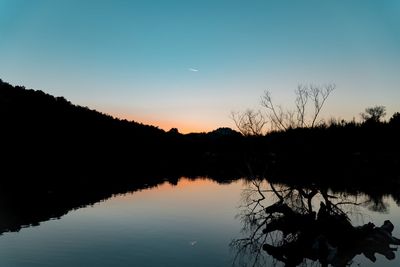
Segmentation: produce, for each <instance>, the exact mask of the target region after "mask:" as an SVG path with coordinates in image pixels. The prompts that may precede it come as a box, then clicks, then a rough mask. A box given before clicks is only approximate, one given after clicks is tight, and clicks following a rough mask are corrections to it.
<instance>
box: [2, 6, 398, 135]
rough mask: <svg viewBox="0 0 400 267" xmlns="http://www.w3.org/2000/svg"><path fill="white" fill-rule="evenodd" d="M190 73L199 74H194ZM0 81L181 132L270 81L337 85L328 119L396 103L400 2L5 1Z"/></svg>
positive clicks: (287, 87)
mask: <svg viewBox="0 0 400 267" xmlns="http://www.w3.org/2000/svg"><path fill="white" fill-rule="evenodd" d="M194 70H197V71H194ZM0 78H1V79H3V80H5V81H8V82H10V83H12V84H20V85H25V86H26V87H28V88H34V89H41V90H43V91H45V92H48V93H50V94H54V95H57V96H60V95H62V96H65V97H66V98H68V99H69V100H71V101H72V102H73V103H76V104H80V105H84V106H89V107H91V108H95V109H98V110H100V111H103V112H106V113H109V114H112V115H115V116H118V117H122V118H128V119H134V120H136V121H141V122H144V123H149V124H154V125H157V126H159V127H161V128H164V129H167V130H168V129H169V128H171V127H178V128H179V129H180V130H181V131H183V132H189V131H203V130H204V131H208V130H212V129H214V128H217V127H220V126H231V127H233V124H232V121H231V119H230V117H229V114H230V112H231V111H235V110H244V109H245V108H248V107H249V108H258V107H259V102H260V96H261V95H262V94H263V91H264V90H266V89H268V90H270V91H271V92H272V95H273V97H274V100H275V101H276V103H279V104H282V105H284V106H290V105H292V103H293V100H294V94H293V91H294V89H295V88H296V87H297V85H298V84H299V83H314V84H325V83H335V84H336V85H337V89H336V90H335V91H334V93H333V94H332V96H331V97H330V98H329V100H328V102H327V104H326V108H325V110H324V113H323V116H325V117H330V116H335V117H341V118H345V119H351V118H352V117H356V119H358V118H359V113H360V112H362V111H363V110H364V108H365V107H367V106H371V105H385V106H386V107H387V110H388V117H390V116H391V115H392V114H393V112H395V111H400V1H397V0H383V1H368V0H359V1H355V0H346V1H344V0H343V1H339V0H338V1H329V0H327V1H317V0H316V1H312V0H305V1H284V0H283V1H277V0H276V1H266V0H264V1H234V0H231V1H222V0H221V1H218V0H212V1H205V0H202V1H199V0H197V1H191V0H186V1H183V0H181V1H178V0H164V1H161V0H159V1H151V0H147V1H146V0H143V1H111V0H110V1H89V0H85V1H84V0H80V1H74V0H69V1H50V0H49V1H41V0H36V1H30V0H27V1H21V0H0Z"/></svg>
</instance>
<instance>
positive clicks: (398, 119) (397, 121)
mask: <svg viewBox="0 0 400 267" xmlns="http://www.w3.org/2000/svg"><path fill="white" fill-rule="evenodd" d="M389 123H390V124H391V125H397V126H400V112H395V113H394V114H393V116H392V117H391V118H390V120H389Z"/></svg>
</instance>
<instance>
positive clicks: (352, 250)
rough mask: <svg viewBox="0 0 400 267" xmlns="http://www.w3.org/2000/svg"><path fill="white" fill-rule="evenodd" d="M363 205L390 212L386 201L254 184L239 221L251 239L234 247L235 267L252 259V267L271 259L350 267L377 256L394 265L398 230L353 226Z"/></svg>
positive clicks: (388, 226) (246, 193)
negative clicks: (356, 259)
mask: <svg viewBox="0 0 400 267" xmlns="http://www.w3.org/2000/svg"><path fill="white" fill-rule="evenodd" d="M360 205H362V206H366V207H368V208H369V209H372V210H379V211H385V210H386V209H387V205H386V204H385V203H384V202H383V201H382V200H380V201H379V200H377V199H376V198H372V197H368V196H364V197H359V196H357V195H353V196H351V195H348V194H346V193H336V194H333V193H332V192H330V191H329V190H328V189H323V188H318V187H317V186H309V187H307V188H304V187H296V186H287V185H277V184H272V183H267V182H266V181H256V180H254V181H251V182H250V183H249V187H248V188H246V189H245V190H244V191H243V205H242V210H241V213H240V215H239V217H240V218H241V220H242V223H243V233H244V234H245V236H244V237H243V238H238V239H235V240H233V241H232V242H231V247H232V248H234V250H235V251H236V258H235V263H239V264H240V263H245V265H248V264H249V262H250V258H252V259H251V265H252V266H256V265H264V264H265V260H266V259H265V257H264V254H265V253H267V254H268V255H270V256H272V259H273V261H272V264H273V265H274V266H277V265H283V266H287V267H292V266H299V265H312V266H314V265H315V264H317V265H320V266H328V265H332V266H337V267H339V266H348V265H350V264H351V263H352V262H353V258H354V257H355V256H357V255H360V254H361V255H364V256H365V257H366V258H368V259H369V260H371V261H372V262H375V261H376V256H375V254H381V255H383V256H385V257H386V258H387V259H389V260H393V259H394V258H395V253H394V251H396V250H397V248H396V247H393V245H395V246H397V245H400V239H397V238H396V237H394V236H392V232H393V229H394V225H393V224H392V223H391V222H390V221H389V220H386V221H385V222H384V223H383V225H381V226H375V225H374V224H373V223H372V222H368V223H366V224H364V225H360V226H353V225H352V223H351V220H350V217H349V215H350V214H353V213H355V212H357V208H358V207H359V206H360ZM243 259H244V260H243Z"/></svg>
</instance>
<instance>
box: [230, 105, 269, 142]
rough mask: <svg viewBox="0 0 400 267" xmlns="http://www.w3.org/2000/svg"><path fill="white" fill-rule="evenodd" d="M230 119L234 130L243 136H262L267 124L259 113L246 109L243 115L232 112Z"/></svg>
mask: <svg viewBox="0 0 400 267" xmlns="http://www.w3.org/2000/svg"><path fill="white" fill-rule="evenodd" d="M231 118H232V120H233V121H234V123H235V125H236V128H237V129H238V130H239V132H240V133H241V134H243V135H244V136H250V135H255V136H259V135H262V134H263V133H264V128H265V125H266V123H267V122H266V120H265V117H264V116H263V114H262V113H261V111H254V110H252V109H247V110H246V111H245V112H243V113H239V112H232V113H231Z"/></svg>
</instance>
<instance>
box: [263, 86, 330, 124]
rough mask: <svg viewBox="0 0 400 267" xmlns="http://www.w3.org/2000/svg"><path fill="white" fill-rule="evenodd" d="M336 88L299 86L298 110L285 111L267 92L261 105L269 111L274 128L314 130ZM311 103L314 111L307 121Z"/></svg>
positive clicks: (296, 91)
mask: <svg viewBox="0 0 400 267" xmlns="http://www.w3.org/2000/svg"><path fill="white" fill-rule="evenodd" d="M335 88H336V86H335V85H334V84H328V85H324V86H316V85H312V84H311V85H298V86H297V89H296V90H295V94H296V99H295V106H296V109H295V110H294V111H293V110H289V109H284V108H282V106H276V105H275V104H274V102H273V101H272V97H271V93H270V92H269V91H265V92H264V95H263V96H262V97H261V105H262V106H263V107H265V108H266V109H267V114H268V117H269V118H270V120H271V122H272V128H273V129H278V130H287V129H289V128H297V127H301V128H302V127H311V128H314V127H315V126H316V125H317V124H318V116H319V114H320V113H321V110H322V108H323V106H324V104H325V102H326V100H327V99H328V97H329V95H330V94H331V92H332V91H333V90H334V89H335ZM309 103H311V104H312V106H313V111H312V112H311V115H310V116H309V119H308V120H307V106H308V104H309Z"/></svg>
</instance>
